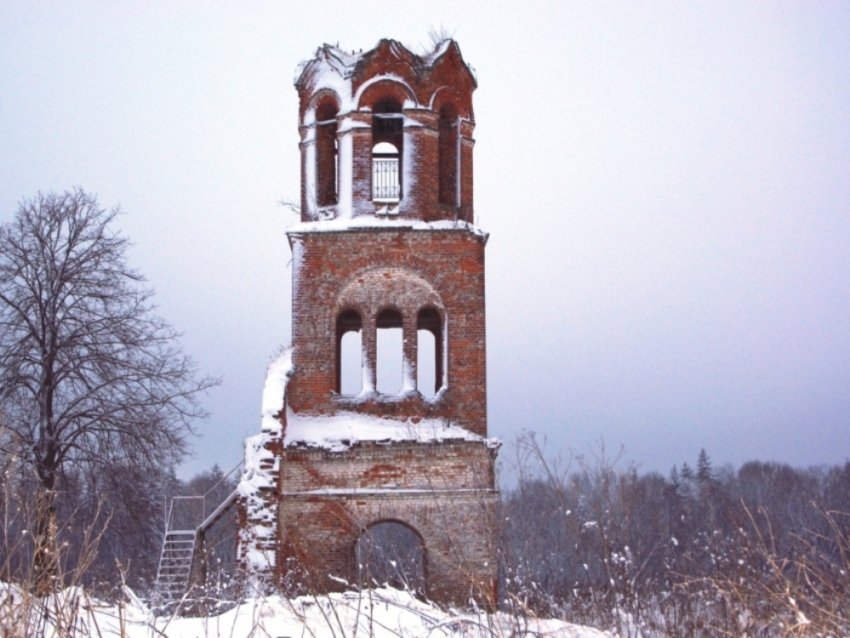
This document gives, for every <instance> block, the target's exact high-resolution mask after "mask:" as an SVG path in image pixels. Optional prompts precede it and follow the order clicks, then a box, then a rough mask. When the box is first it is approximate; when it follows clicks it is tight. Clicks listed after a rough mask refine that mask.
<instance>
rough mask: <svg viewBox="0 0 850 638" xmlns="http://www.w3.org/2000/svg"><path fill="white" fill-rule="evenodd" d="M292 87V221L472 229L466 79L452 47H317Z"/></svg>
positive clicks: (388, 43)
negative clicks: (295, 115) (296, 195)
mask: <svg viewBox="0 0 850 638" xmlns="http://www.w3.org/2000/svg"><path fill="white" fill-rule="evenodd" d="M295 87H296V88H297V90H298V96H299V130H300V133H301V144H300V146H301V211H302V212H301V218H302V221H305V222H307V221H319V220H323V219H335V218H351V217H359V216H364V215H372V216H379V217H384V216H386V217H391V218H392V217H398V218H405V219H415V220H422V221H437V220H459V221H465V222H472V221H473V205H472V148H473V139H472V131H473V129H474V128H475V118H474V116H473V113H472V92H473V91H474V90H475V88H476V80H475V76H474V75H473V73H472V71H471V70H470V68H469V66H468V65H467V64H466V63H465V62H464V61H463V57H462V56H461V53H460V48H459V47H458V45H457V43H455V42H454V41H453V40H446V41H444V42H442V43H441V44H440V45H438V46H437V47H436V48H435V50H434V51H433V52H431V53H430V54H428V55H424V56H422V55H417V54H415V53H412V52H411V51H409V50H408V49H406V48H405V47H404V46H403V45H401V44H400V43H398V42H396V41H395V40H386V39H385V40H381V41H380V42H379V43H378V46H377V47H375V48H374V49H372V50H371V51H368V52H366V53H356V54H352V53H346V52H344V51H341V50H340V49H339V48H337V47H335V46H331V45H328V44H326V45H324V46H322V47H320V48H319V49H318V51H317V52H316V56H315V57H314V58H313V59H312V60H309V61H308V62H306V63H305V64H303V65H302V66H301V67H300V69H299V73H298V78H297V79H296V81H295Z"/></svg>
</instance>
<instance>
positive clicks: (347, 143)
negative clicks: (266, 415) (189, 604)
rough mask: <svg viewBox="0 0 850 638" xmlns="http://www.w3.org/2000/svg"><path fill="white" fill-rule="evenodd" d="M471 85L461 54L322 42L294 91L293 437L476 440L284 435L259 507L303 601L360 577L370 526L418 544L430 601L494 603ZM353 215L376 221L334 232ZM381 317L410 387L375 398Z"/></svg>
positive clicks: (447, 46) (279, 571)
mask: <svg viewBox="0 0 850 638" xmlns="http://www.w3.org/2000/svg"><path fill="white" fill-rule="evenodd" d="M475 87H476V80H475V78H474V76H473V74H472V72H471V71H470V69H469V67H468V66H467V65H466V63H465V62H464V61H463V59H462V57H461V55H460V49H459V48H458V47H457V45H456V44H455V43H454V42H448V43H444V44H443V45H441V46H439V47H438V48H437V49H436V50H435V52H434V53H433V54H432V55H430V56H425V57H421V56H417V55H415V54H413V53H411V52H410V51H408V50H407V49H406V48H404V47H403V46H402V45H400V44H398V43H397V42H394V41H392V40H382V41H381V42H380V43H379V44H378V46H377V47H376V48H375V49H373V50H372V51H369V52H366V53H363V54H360V55H358V56H352V55H350V54H345V53H343V52H341V51H339V50H338V49H336V48H335V47H330V46H328V45H325V46H324V47H322V48H320V49H319V51H318V52H317V56H316V58H315V59H313V60H311V61H310V62H308V63H307V64H306V65H305V66H304V67H303V69H302V72H301V75H300V76H299V78H298V80H297V81H296V88H297V90H298V95H299V104H300V125H299V130H300V132H301V144H300V150H301V155H302V190H301V203H302V221H303V222H308V223H305V224H301V225H299V226H296V227H295V228H294V229H292V230H290V231H289V232H288V238H289V243H290V246H291V248H292V253H293V300H292V312H293V317H292V324H293V333H292V346H293V349H292V370H293V371H294V372H293V374H292V377H291V379H290V380H289V383H288V385H287V387H286V395H285V405H283V406H282V410H281V412H280V420H281V423H282V424H283V428H282V431H283V437H284V438H285V431H286V423H285V422H286V413H287V410H289V411H290V412H291V413H293V414H296V415H323V416H330V417H333V416H334V415H339V414H343V413H350V412H356V413H360V414H366V415H372V416H374V417H375V418H376V419H394V420H403V421H405V422H407V423H412V424H413V427H414V428H415V424H416V423H417V421H418V420H420V419H423V418H428V419H441V420H443V421H445V422H446V423H447V424H449V423H450V424H451V425H453V426H460V427H462V428H465V429H466V430H468V431H469V432H471V433H474V434H475V435H478V438H476V437H471V440H464V441H462V440H440V441H434V440H431V441H429V442H427V443H426V442H415V441H387V440H384V441H381V440H378V439H372V440H365V441H360V442H357V443H354V444H353V445H351V446H350V447H349V448H348V449H346V450H343V451H340V450H338V449H335V450H331V449H330V448H328V449H322V448H321V447H319V448H317V447H311V448H307V447H298V446H297V445H294V444H293V445H290V446H287V445H284V444H283V439H275V440H274V441H270V442H269V443H267V449H268V450H269V451H273V453H274V456H275V460H276V461H279V463H278V462H275V463H274V464H273V465H274V468H275V469H276V472H275V474H274V475H273V480H274V482H276V485H277V488H276V494H275V495H274V497H273V498H270V495H269V494H265V495H264V496H263V498H264V499H265V500H264V501H263V502H267V503H269V507H275V506H276V507H277V510H278V511H277V525H276V526H274V530H275V531H274V534H275V535H276V539H277V540H276V543H277V546H276V548H275V552H276V556H275V559H276V560H275V561H274V563H273V564H274V565H275V567H274V569H275V570H276V573H275V574H274V576H275V578H276V580H277V582H278V583H279V584H280V585H281V586H284V587H285V588H288V589H291V590H293V591H304V590H309V591H313V592H324V591H330V590H335V589H340V588H343V587H344V586H345V585H344V583H345V582H350V583H353V582H356V579H357V566H356V565H355V546H356V544H357V541H358V539H359V538H360V536H361V535H362V534H363V533H364V531H365V530H367V529H368V528H369V527H370V526H372V525H374V524H376V523H380V522H396V523H400V524H402V525H405V526H407V527H408V528H410V529H411V530H413V531H414V532H415V534H416V536H418V538H419V539H421V542H422V548H423V550H424V557H425V560H424V569H425V581H426V593H427V595H428V596H429V597H431V598H432V599H434V600H437V601H442V602H446V603H455V604H466V603H467V602H468V601H469V600H470V598H473V599H475V600H477V601H478V602H479V603H480V604H484V605H488V606H493V605H494V604H495V601H496V595H497V592H496V583H497V562H496V549H495V538H494V530H495V520H494V516H495V510H496V505H497V499H498V494H497V492H496V490H495V477H494V470H493V466H494V462H495V456H496V449H497V446H494V445H493V444H491V443H490V442H489V441H488V440H487V439H486V436H487V409H486V404H487V394H486V334H485V299H484V270H485V269H484V249H485V244H486V239H487V236H486V234H484V233H482V232H481V231H479V230H478V229H476V228H475V227H474V226H471V224H470V223H471V222H472V221H473V192H472V151H473V139H472V132H473V129H474V116H473V113H472V92H473V90H474V89H475ZM376 109H377V111H378V112H380V113H390V114H391V117H392V118H396V117H398V118H400V120H398V121H400V122H401V123H402V125H401V128H400V129H393V128H392V127H393V126H395V125H394V124H391V125H387V126H388V127H389V128H387V127H384V128H381V127H383V126H384V124H383V123H378V124H376V119H375V116H373V113H374V112H375V110H376ZM399 130H400V132H398V131H399ZM387 131H389V133H388V132H387ZM376 139H377V140H378V141H384V140H390V141H392V142H393V143H394V145H395V146H396V148H397V150H398V151H399V157H400V162H401V165H402V168H401V170H400V173H399V174H400V178H401V196H400V198H399V201H398V202H397V203H396V204H395V205H394V206H393V204H391V207H393V208H394V210H393V214H392V217H391V219H390V220H387V223H386V224H382V223H381V222H380V217H379V216H380V215H381V214H386V204H384V211H383V213H382V212H381V203H380V202H375V201H372V185H371V179H372V146H373V143H374V142H375V140H376ZM376 216H378V217H376ZM358 217H360V218H363V219H369V220H373V221H377V223H368V224H365V225H364V224H360V225H358V224H356V223H354V224H349V223H347V222H346V223H342V224H340V223H336V224H335V223H334V221H335V220H337V222H338V221H339V220H352V221H356V220H357V218H358ZM408 222H409V223H408ZM423 222H440V223H437V224H429V223H423ZM447 222H448V223H447ZM387 311H391V312H390V313H389V314H387ZM387 316H391V317H392V318H393V319H392V320H393V321H398V322H399V324H400V327H401V328H402V334H403V345H402V348H403V357H404V360H405V362H406V367H407V373H406V374H407V378H408V379H409V380H410V379H412V380H413V385H412V386H411V385H409V384H408V386H407V387H406V388H405V389H404V390H403V392H401V393H400V394H399V395H395V396H386V395H383V394H381V393H379V392H378V391H377V390H376V389H375V387H374V378H375V373H376V369H377V366H378V365H379V361H378V356H377V346H376V333H377V330H378V328H380V327H381V325H379V324H380V322H381V321H384V322H386V321H387V319H386V317H387ZM379 317H382V318H383V319H379ZM399 317H400V320H399ZM423 328H424V329H428V330H430V331H432V332H433V334H434V336H435V340H436V342H437V346H436V353H437V355H436V356H437V358H438V360H439V363H438V365H437V369H438V373H437V374H438V377H439V378H438V382H437V384H436V385H438V386H440V387H439V391H438V392H437V393H436V396H433V397H432V398H426V396H423V394H422V393H420V392H419V391H418V389H417V388H416V387H415V379H416V362H417V352H416V349H417V330H418V329H423ZM358 329H359V331H360V335H361V343H362V350H363V366H364V369H365V372H366V374H365V375H364V379H365V382H364V387H363V392H362V393H361V394H359V395H358V396H354V397H351V396H343V395H342V394H341V393H340V385H339V374H340V372H339V367H340V356H341V355H340V342H341V338H342V335H343V334H345V333H346V332H348V331H351V330H358ZM426 394H427V393H426ZM253 520H255V521H256V520H257V517H256V516H254V519H253ZM267 547H268V544H266V545H265V546H264V548H267Z"/></svg>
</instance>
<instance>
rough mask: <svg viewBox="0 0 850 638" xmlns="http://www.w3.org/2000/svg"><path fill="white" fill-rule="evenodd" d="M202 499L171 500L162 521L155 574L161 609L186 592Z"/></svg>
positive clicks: (177, 498)
mask: <svg viewBox="0 0 850 638" xmlns="http://www.w3.org/2000/svg"><path fill="white" fill-rule="evenodd" d="M204 510H205V499H204V497H203V496H175V497H174V498H172V499H171V503H170V504H169V507H168V513H167V514H166V517H165V537H164V539H163V541H162V553H161V554H160V556H159V567H158V568H157V570H156V594H157V598H158V599H159V603H160V604H161V605H168V604H170V603H173V602H174V601H177V600H180V599H181V598H182V597H183V595H184V594H185V593H186V592H187V591H188V590H189V585H190V584H191V578H192V564H193V561H194V558H195V545H196V540H197V537H198V526H199V525H200V523H201V522H202V521H203V520H204V515H205V511H204Z"/></svg>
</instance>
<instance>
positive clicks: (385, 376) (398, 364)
mask: <svg viewBox="0 0 850 638" xmlns="http://www.w3.org/2000/svg"><path fill="white" fill-rule="evenodd" d="M375 329H376V331H377V334H376V335H375V343H376V347H377V355H376V360H377V368H378V369H377V374H376V389H377V390H378V392H380V393H382V394H398V393H399V392H401V389H402V385H403V373H404V334H403V331H402V318H401V313H400V312H398V311H397V310H393V309H389V308H388V309H386V310H384V311H382V312H380V313H379V314H378V316H377V317H376V318H375Z"/></svg>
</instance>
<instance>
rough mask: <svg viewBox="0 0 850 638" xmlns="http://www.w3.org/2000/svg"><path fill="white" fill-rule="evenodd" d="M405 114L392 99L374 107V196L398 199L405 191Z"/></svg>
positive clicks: (382, 200) (387, 199)
mask: <svg viewBox="0 0 850 638" xmlns="http://www.w3.org/2000/svg"><path fill="white" fill-rule="evenodd" d="M403 147H404V116H403V115H402V114H401V105H400V104H399V103H398V102H397V101H395V100H393V99H384V100H381V101H379V102H378V103H377V104H375V106H374V107H373V109H372V199H373V200H374V201H379V202H395V201H398V200H399V199H401V193H402V187H403V184H402V179H401V175H402V154H403Z"/></svg>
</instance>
